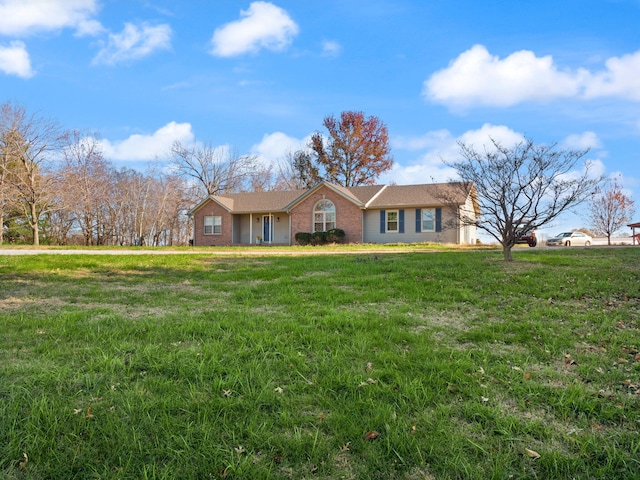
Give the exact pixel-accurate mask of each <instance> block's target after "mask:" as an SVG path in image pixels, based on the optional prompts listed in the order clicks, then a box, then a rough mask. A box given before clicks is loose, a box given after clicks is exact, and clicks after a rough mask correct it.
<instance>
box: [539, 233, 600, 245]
mask: <svg viewBox="0 0 640 480" xmlns="http://www.w3.org/2000/svg"><path fill="white" fill-rule="evenodd" d="M592 243H593V238H591V237H590V236H589V235H586V234H584V233H582V232H563V233H560V234H558V235H556V236H555V237H553V238H550V239H549V240H547V246H549V247H553V246H557V245H564V246H565V247H570V246H572V245H573V246H576V245H583V246H585V247H588V246H589V245H591V244H592Z"/></svg>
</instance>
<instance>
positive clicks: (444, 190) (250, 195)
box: [189, 182, 472, 214]
mask: <svg viewBox="0 0 640 480" xmlns="http://www.w3.org/2000/svg"><path fill="white" fill-rule="evenodd" d="M322 186H326V187H328V188H330V189H332V190H334V191H335V192H337V193H339V194H341V195H342V196H344V197H345V198H347V199H349V200H350V201H352V202H353V203H355V204H356V205H358V206H359V207H360V208H362V209H367V208H393V207H396V208H397V207H411V206H425V205H434V206H435V205H442V204H443V199H447V203H457V204H459V205H462V204H464V203H465V202H466V200H467V198H468V196H469V194H470V193H471V188H472V186H471V185H470V184H461V183H432V184H422V185H389V186H387V185H365V186H358V187H342V186H340V185H335V184H332V183H329V182H320V183H319V184H317V185H315V186H314V187H313V188H311V189H308V190H281V191H271V192H244V193H229V194H224V195H213V196H210V197H208V198H206V199H205V200H203V201H202V202H200V203H199V204H198V205H196V206H195V207H194V208H193V209H192V210H191V211H190V212H189V213H190V214H193V213H195V211H196V210H198V209H199V208H200V207H201V206H202V205H204V204H205V203H206V202H207V201H209V200H211V201H214V202H216V203H218V204H219V205H220V206H222V207H223V208H225V209H226V210H227V211H229V212H231V213H267V212H284V211H288V210H289V209H291V208H292V207H293V206H295V204H297V203H298V202H299V201H301V200H302V199H304V198H305V197H306V196H307V195H309V194H311V193H312V192H313V191H315V190H317V189H318V188H320V187H322Z"/></svg>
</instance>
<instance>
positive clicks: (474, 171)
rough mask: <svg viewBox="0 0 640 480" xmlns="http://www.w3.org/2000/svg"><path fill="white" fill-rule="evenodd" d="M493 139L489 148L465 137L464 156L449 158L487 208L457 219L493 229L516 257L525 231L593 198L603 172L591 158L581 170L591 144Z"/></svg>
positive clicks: (506, 252)
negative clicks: (595, 172) (594, 171)
mask: <svg viewBox="0 0 640 480" xmlns="http://www.w3.org/2000/svg"><path fill="white" fill-rule="evenodd" d="M490 140H491V145H490V146H489V148H486V147H485V149H484V151H483V152H478V151H477V150H476V149H475V148H474V146H473V145H468V144H465V143H464V142H460V143H459V147H460V156H461V157H462V159H461V160H456V161H443V163H444V164H445V165H447V166H448V167H451V168H453V169H454V170H455V171H456V173H457V174H458V177H459V179H460V180H462V182H463V183H461V184H460V185H462V186H464V188H466V187H467V186H468V184H469V183H472V184H473V185H475V188H476V191H477V196H478V198H477V201H478V206H479V208H480V212H481V214H480V215H479V216H477V217H476V216H474V215H460V217H459V218H457V221H458V222H460V223H461V224H462V225H475V226H476V227H477V228H478V229H480V230H483V231H485V232H486V233H488V234H489V235H491V236H492V237H493V238H495V239H496V240H497V241H498V242H499V243H500V245H501V246H502V251H503V254H504V259H505V260H506V261H511V260H512V255H511V249H512V247H513V246H514V245H515V244H516V240H517V238H518V237H519V236H520V235H523V234H526V233H529V232H532V231H533V230H535V229H537V228H540V227H542V226H543V225H546V224H548V223H549V222H551V221H552V220H554V219H555V218H557V217H558V215H560V214H561V213H562V212H564V211H566V210H567V209H569V208H571V207H574V206H576V205H578V204H580V203H581V202H583V201H585V200H587V199H588V198H589V197H590V196H591V193H592V192H593V190H594V188H596V186H597V185H598V184H599V183H600V181H601V178H594V177H593V176H592V175H591V172H590V168H589V167H590V165H589V163H588V162H585V163H584V166H583V170H582V171H581V172H578V171H577V170H576V168H577V167H578V166H579V165H578V162H579V161H580V160H581V159H582V158H583V157H584V156H585V155H586V154H587V153H588V150H561V149H557V145H556V144H552V145H548V146H547V145H537V144H535V143H534V142H533V140H530V139H526V140H525V141H523V142H521V143H518V144H516V145H514V146H512V147H504V146H502V145H501V144H500V143H499V142H498V141H496V140H494V139H490ZM445 201H447V200H446V199H445Z"/></svg>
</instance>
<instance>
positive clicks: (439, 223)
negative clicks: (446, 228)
mask: <svg viewBox="0 0 640 480" xmlns="http://www.w3.org/2000/svg"><path fill="white" fill-rule="evenodd" d="M441 231H442V209H441V208H436V232H441Z"/></svg>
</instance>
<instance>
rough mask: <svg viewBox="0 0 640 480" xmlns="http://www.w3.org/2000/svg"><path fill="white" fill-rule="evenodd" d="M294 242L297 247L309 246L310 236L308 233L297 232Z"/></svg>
mask: <svg viewBox="0 0 640 480" xmlns="http://www.w3.org/2000/svg"><path fill="white" fill-rule="evenodd" d="M295 238H296V242H298V245H302V246H304V245H309V244H310V243H311V234H310V233H308V232H298V233H296V236H295Z"/></svg>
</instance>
